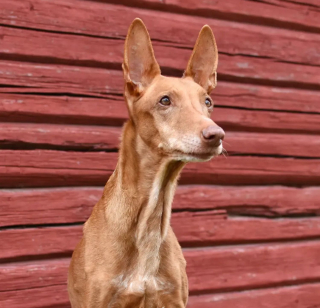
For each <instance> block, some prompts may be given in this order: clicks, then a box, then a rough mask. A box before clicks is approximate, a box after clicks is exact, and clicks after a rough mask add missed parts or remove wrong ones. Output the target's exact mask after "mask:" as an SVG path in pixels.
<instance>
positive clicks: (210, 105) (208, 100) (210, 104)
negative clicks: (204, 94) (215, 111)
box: [205, 98, 212, 108]
mask: <svg viewBox="0 0 320 308" xmlns="http://www.w3.org/2000/svg"><path fill="white" fill-rule="evenodd" d="M205 103H206V106H207V107H208V108H210V107H212V102H211V100H210V99H209V98H206V102H205Z"/></svg>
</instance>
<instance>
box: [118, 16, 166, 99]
mask: <svg viewBox="0 0 320 308" xmlns="http://www.w3.org/2000/svg"><path fill="white" fill-rule="evenodd" d="M122 68H123V73H124V79H125V82H126V86H127V89H128V90H129V92H130V94H131V95H136V96H138V95H140V94H141V92H142V91H143V89H144V88H145V87H147V86H148V85H149V84H150V83H151V82H152V80H153V79H154V78H155V77H156V76H157V75H160V74H161V71H160V67H159V64H158V63H157V61H156V59H155V57H154V52H153V48H152V44H151V40H150V36H149V33H148V30H147V28H146V26H145V25H144V23H143V22H142V20H141V19H139V18H136V19H135V20H134V21H133V22H132V24H131V26H130V28H129V31H128V34H127V38H126V42H125V47H124V61H123V64H122Z"/></svg>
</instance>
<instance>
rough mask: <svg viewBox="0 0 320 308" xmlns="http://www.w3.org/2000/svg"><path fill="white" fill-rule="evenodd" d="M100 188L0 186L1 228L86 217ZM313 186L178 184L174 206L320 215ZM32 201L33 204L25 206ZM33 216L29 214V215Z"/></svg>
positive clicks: (241, 212)
mask: <svg viewBox="0 0 320 308" xmlns="http://www.w3.org/2000/svg"><path fill="white" fill-rule="evenodd" d="M102 190H103V188H102V187H78V188H74V187H70V188H67V187H66V188H50V189H12V190H0V204H2V205H3V206H2V215H1V216H0V226H1V227H4V226H18V225H44V224H64V223H77V222H83V221H85V220H86V219H87V218H88V217H89V215H90V213H91V209H92V207H93V206H94V205H95V204H96V203H97V202H98V200H99V199H100V197H101V195H102ZM319 200H320V190H319V188H318V187H309V188H289V187H281V186H268V187H261V186H253V187H252V186H251V187H250V186H248V187H232V186H225V187H223V186H200V185H193V186H189V185H185V186H178V189H177V191H176V194H175V197H174V202H173V209H174V210H179V211H183V210H187V211H188V210H197V209H198V210H219V209H223V210H226V211H227V212H228V213H229V214H234V215H251V216H252V215H253V216H261V217H281V216H285V217H288V216H289V217H290V216H299V215H300V216H306V215H308V216H312V215H320V207H319ZM26 204H32V208H30V207H26V206H25V205H26ZM35 212H36V213H37V215H34V213H35Z"/></svg>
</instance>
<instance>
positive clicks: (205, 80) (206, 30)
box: [184, 25, 218, 93]
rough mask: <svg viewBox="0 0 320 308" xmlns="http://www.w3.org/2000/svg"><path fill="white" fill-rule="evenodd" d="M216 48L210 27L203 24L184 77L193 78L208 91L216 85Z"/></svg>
mask: <svg viewBox="0 0 320 308" xmlns="http://www.w3.org/2000/svg"><path fill="white" fill-rule="evenodd" d="M217 66H218V48H217V44H216V40H215V38H214V35H213V33H212V30H211V28H210V27H209V26H208V25H205V26H204V27H203V28H202V29H201V31H200V33H199V36H198V39H197V41H196V44H195V46H194V49H193V52H192V55H191V57H190V60H189V62H188V66H187V69H186V71H185V73H184V77H192V78H193V80H194V81H195V82H196V83H198V84H199V85H200V86H202V87H203V88H204V89H205V90H206V91H207V92H208V93H210V92H211V91H212V90H213V89H214V88H215V87H216V85H217Z"/></svg>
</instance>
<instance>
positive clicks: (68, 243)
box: [0, 0, 320, 308]
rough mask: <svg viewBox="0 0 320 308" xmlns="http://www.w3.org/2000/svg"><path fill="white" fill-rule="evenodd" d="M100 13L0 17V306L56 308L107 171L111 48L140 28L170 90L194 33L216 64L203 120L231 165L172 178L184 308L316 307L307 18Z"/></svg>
mask: <svg viewBox="0 0 320 308" xmlns="http://www.w3.org/2000/svg"><path fill="white" fill-rule="evenodd" d="M111 2H112V1H84V0H82V1H81V0H1V2H0V25H1V28H0V59H1V61H0V121H1V123H0V147H1V151H0V187H1V189H0V206H1V213H0V228H1V230H0V245H1V250H0V263H1V264H0V306H1V307H5V308H43V307H46V308H49V307H50V308H58V307H59V308H63V307H69V304H68V299H67V293H66V275H67V267H68V263H69V258H70V255H71V252H72V250H73V249H74V247H75V244H76V242H77V241H78V239H79V237H80V235H81V228H82V223H83V222H84V221H85V220H86V219H87V217H88V215H89V214H90V211H91V208H92V206H93V205H94V204H95V202H96V201H97V200H98V199H99V197H100V195H101V191H102V186H103V185H104V183H105V182H106V181H107V179H108V176H109V175H110V174H111V172H112V171H113V168H114V167H115V163H116V160H117V148H118V144H119V141H118V140H119V133H120V129H121V125H122V123H123V122H124V121H125V120H126V118H127V112H126V110H125V106H124V102H123V99H122V90H123V81H122V73H121V62H122V56H123V45H124V38H125V35H126V32H127V29H128V27H129V24H130V23H131V21H132V20H133V19H134V18H135V17H140V18H142V19H143V20H144V21H145V23H146V25H147V27H148V29H149V31H150V34H151V36H152V38H153V42H154V47H155V52H156V56H157V59H158V61H159V63H160V64H161V66H162V68H163V72H164V74H167V75H175V76H179V75H181V73H182V70H183V69H184V68H185V66H186V63H187V60H188V57H189V56H190V54H191V49H192V47H193V44H194V42H195V40H196V37H197V34H198V32H199V30H200V28H201V27H202V26H203V25H204V24H209V25H210V26H211V27H212V28H213V30H214V33H215V36H216V40H217V43H218V48H219V51H220V62H219V74H218V76H219V78H218V79H219V82H218V87H217V89H216V90H215V91H214V93H213V99H214V101H215V105H216V107H215V112H214V115H213V117H214V119H215V120H216V122H218V123H219V124H220V125H221V126H222V127H223V128H224V129H225V131H226V132H227V136H226V139H225V140H226V142H225V147H226V149H227V150H228V152H229V156H228V157H227V158H224V157H220V158H218V159H215V160H214V161H211V162H209V163H203V164H190V165H189V166H188V167H187V168H186V169H185V171H184V172H183V175H182V178H181V185H180V187H179V188H178V191H177V195H176V198H175V202H174V213H173V216H172V224H173V227H174V229H175V232H176V234H177V236H178V238H179V240H180V242H181V244H182V246H183V247H184V252H185V257H186V259H187V262H188V275H189V282H190V295H191V297H190V301H189V305H188V307H189V308H259V307H264V308H310V307H313V308H316V307H320V189H319V187H318V185H319V184H320V163H319V162H320V138H319V135H320V2H319V1H318V0H290V1H286V0H265V1H246V0H232V1H225V0H215V1H205V0H164V1H159V0H134V1H129V0H118V1H115V0H114V4H112V3H111Z"/></svg>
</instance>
